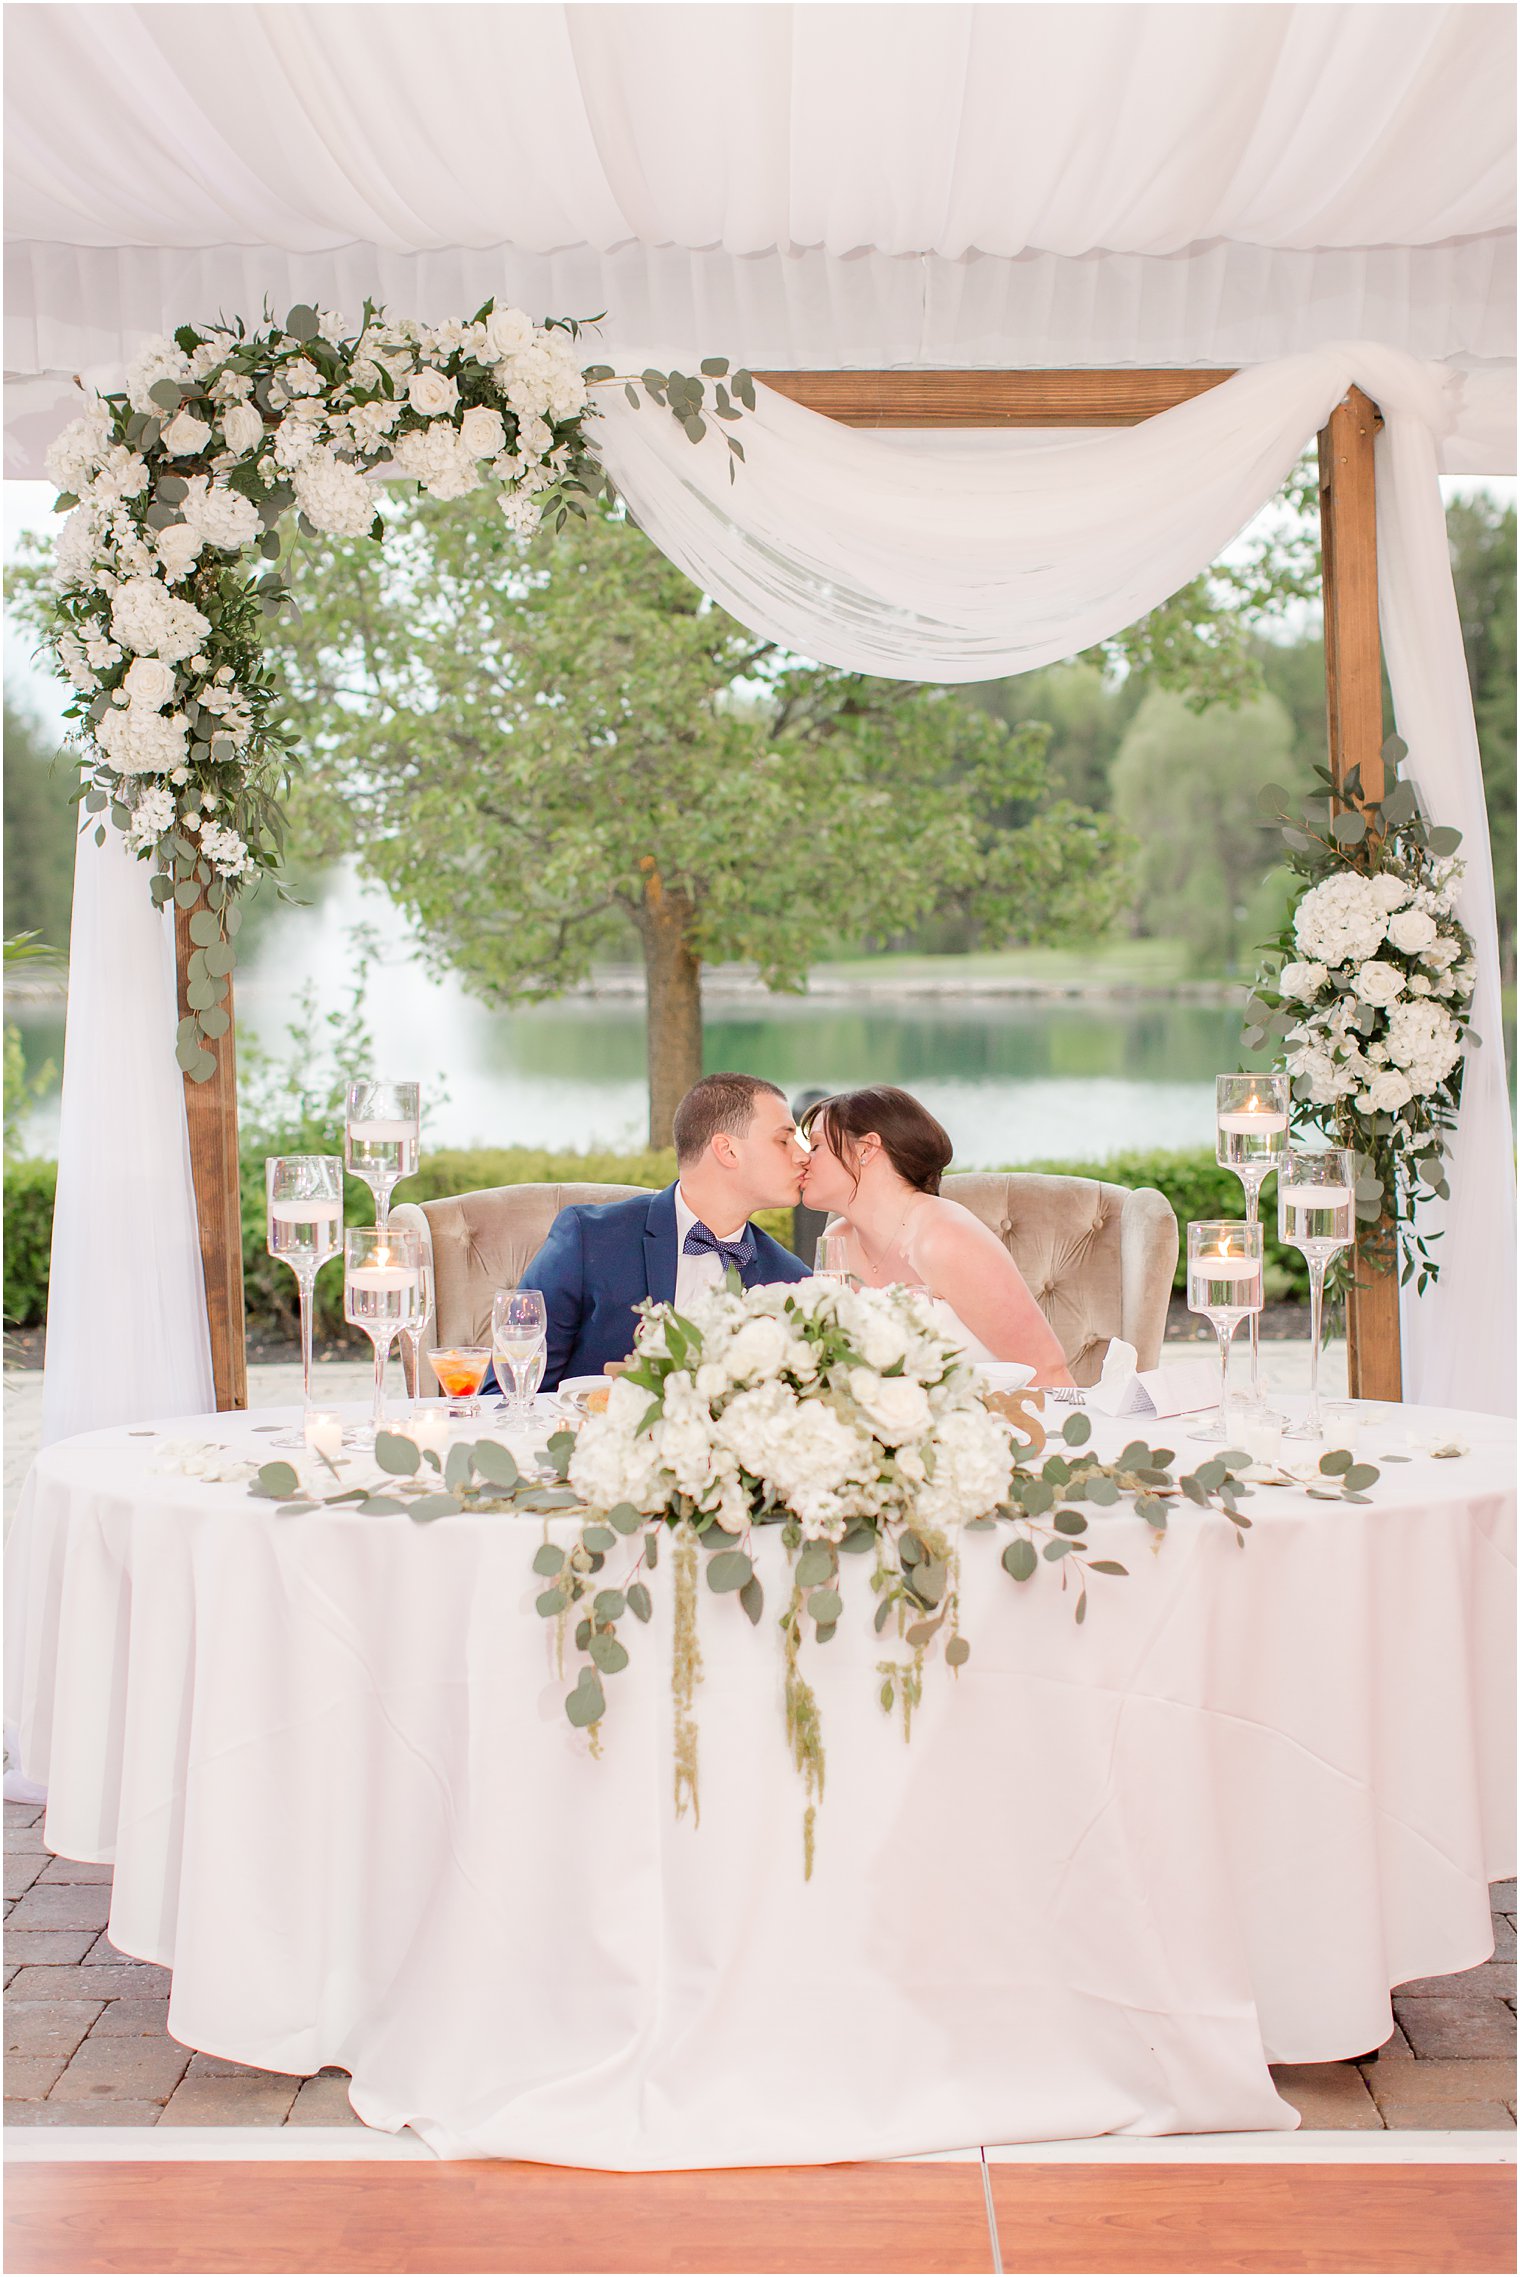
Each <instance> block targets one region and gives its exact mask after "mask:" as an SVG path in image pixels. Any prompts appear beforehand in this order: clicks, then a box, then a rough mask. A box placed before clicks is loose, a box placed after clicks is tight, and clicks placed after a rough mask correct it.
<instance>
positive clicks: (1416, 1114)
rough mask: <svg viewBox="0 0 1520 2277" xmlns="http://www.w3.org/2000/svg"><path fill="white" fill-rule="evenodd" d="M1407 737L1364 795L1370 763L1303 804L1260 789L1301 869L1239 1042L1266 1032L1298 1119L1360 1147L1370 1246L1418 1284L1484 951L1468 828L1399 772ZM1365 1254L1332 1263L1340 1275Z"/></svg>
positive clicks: (1368, 1252)
mask: <svg viewBox="0 0 1520 2277" xmlns="http://www.w3.org/2000/svg"><path fill="white" fill-rule="evenodd" d="M1407 756H1408V752H1407V748H1406V746H1405V745H1404V743H1403V742H1402V741H1401V740H1400V739H1399V738H1398V737H1397V736H1394V737H1391V738H1390V739H1389V741H1388V742H1387V743H1386V744H1385V746H1384V748H1383V764H1384V769H1385V779H1386V782H1387V785H1388V787H1387V788H1386V789H1385V791H1384V794H1383V796H1382V797H1381V798H1380V799H1363V797H1362V784H1361V772H1360V769H1353V770H1352V772H1351V774H1350V775H1348V777H1347V778H1346V781H1345V783H1344V785H1343V786H1342V787H1341V788H1340V789H1339V790H1337V787H1336V785H1335V782H1334V779H1333V778H1332V776H1331V774H1330V772H1329V770H1328V768H1325V767H1320V768H1318V769H1317V770H1316V772H1317V773H1318V774H1319V776H1320V778H1321V781H1322V782H1323V784H1324V790H1323V791H1322V792H1321V793H1320V794H1319V795H1317V796H1316V797H1314V798H1312V799H1310V800H1308V801H1306V802H1304V804H1303V806H1302V807H1301V809H1295V807H1294V805H1293V802H1292V801H1291V800H1290V798H1289V794H1288V793H1287V792H1286V791H1285V790H1283V789H1282V788H1281V787H1280V786H1279V785H1277V784H1268V785H1267V787H1266V788H1265V789H1264V790H1263V791H1262V793H1261V800H1260V803H1261V807H1262V811H1263V813H1264V814H1265V815H1266V816H1268V817H1269V818H1270V819H1271V820H1272V821H1274V822H1276V823H1277V824H1278V825H1279V826H1280V828H1281V831H1282V837H1283V842H1284V844H1285V846H1286V848H1287V860H1288V865H1289V867H1290V868H1291V869H1292V870H1293V871H1294V872H1295V874H1296V875H1297V876H1298V877H1299V878H1300V879H1301V880H1302V881H1303V883H1302V886H1301V888H1300V890H1299V893H1298V895H1297V898H1296V900H1295V903H1294V907H1293V910H1292V912H1291V914H1290V916H1289V918H1288V920H1287V922H1286V924H1285V925H1284V927H1283V929H1282V931H1281V933H1279V935H1278V937H1277V939H1276V940H1275V941H1273V942H1272V943H1271V944H1270V945H1269V946H1268V947H1267V948H1266V949H1265V950H1264V951H1263V956H1264V959H1265V961H1264V963H1263V965H1262V968H1261V971H1260V972H1259V974H1258V976H1257V980H1256V984H1255V986H1254V988H1253V989H1252V991H1251V994H1250V997H1249V998H1248V1000H1247V1005H1246V1016H1245V1024H1244V1028H1243V1032H1242V1041H1243V1042H1244V1044H1245V1045H1246V1046H1247V1048H1248V1049H1250V1050H1259V1049H1260V1048H1261V1046H1262V1045H1263V1044H1265V1043H1268V1042H1269V1041H1270V1043H1271V1045H1272V1048H1273V1051H1274V1053H1275V1064H1276V1066H1278V1067H1279V1068H1282V1069H1285V1070H1286V1071H1287V1073H1288V1074H1289V1075H1290V1076H1291V1077H1292V1083H1293V1099H1294V1120H1295V1122H1296V1123H1297V1124H1298V1125H1299V1126H1300V1127H1301V1128H1304V1129H1307V1130H1312V1131H1316V1132H1318V1133H1319V1134H1320V1135H1321V1136H1322V1137H1324V1138H1326V1139H1328V1140H1329V1141H1330V1142H1331V1143H1332V1144H1333V1145H1335V1146H1341V1147H1348V1148H1349V1149H1350V1150H1351V1152H1352V1153H1353V1154H1354V1155H1355V1156H1356V1161H1357V1182H1356V1211H1357V1217H1358V1219H1359V1221H1360V1223H1361V1224H1362V1225H1363V1227H1365V1228H1366V1229H1368V1230H1367V1233H1366V1234H1365V1235H1364V1237H1363V1240H1362V1242H1361V1245H1360V1247H1361V1252H1362V1254H1363V1255H1364V1256H1368V1257H1369V1258H1370V1261H1371V1262H1372V1264H1373V1266H1374V1268H1375V1269H1376V1270H1379V1271H1384V1270H1387V1269H1388V1268H1389V1267H1390V1266H1391V1265H1392V1264H1393V1263H1394V1261H1395V1257H1396V1256H1397V1257H1398V1259H1400V1260H1401V1267H1402V1269H1401V1279H1402V1280H1403V1281H1409V1280H1411V1279H1416V1280H1417V1285H1418V1288H1419V1290H1420V1291H1421V1292H1423V1291H1424V1290H1425V1288H1426V1287H1427V1286H1428V1285H1429V1284H1430V1283H1431V1282H1432V1281H1434V1280H1435V1278H1436V1276H1437V1274H1438V1273H1439V1271H1440V1266H1439V1262H1438V1260H1437V1259H1436V1258H1435V1256H1434V1255H1433V1254H1432V1251H1431V1246H1430V1243H1431V1240H1432V1239H1435V1238H1439V1237H1438V1236H1426V1235H1424V1234H1422V1233H1421V1232H1420V1231H1419V1230H1418V1227H1417V1224H1416V1217H1417V1212H1418V1210H1419V1208H1420V1205H1421V1204H1422V1203H1423V1202H1426V1201H1429V1200H1435V1199H1440V1200H1442V1201H1445V1200H1447V1199H1448V1198H1449V1196H1450V1191H1451V1189H1450V1187H1449V1186H1448V1184H1447V1180H1446V1171H1445V1155H1446V1148H1447V1144H1448V1141H1449V1138H1450V1134H1451V1132H1452V1130H1453V1129H1454V1128H1455V1126H1456V1120H1457V1111H1458V1109H1459V1107H1460V1105H1461V1101H1462V1067H1463V1053H1464V1050H1465V1048H1466V1047H1467V1046H1468V1045H1469V1044H1473V1045H1476V1044H1478V1043H1479V1042H1480V1041H1481V1038H1479V1037H1478V1036H1477V1035H1475V1034H1474V1033H1473V1029H1472V1025H1471V1020H1472V1014H1471V1005H1472V996H1473V988H1474V983H1475V978H1476V952H1475V950H1474V947H1473V943H1472V938H1471V935H1470V934H1469V933H1468V932H1467V930H1466V928H1465V926H1463V925H1462V924H1461V922H1460V920H1459V919H1458V917H1457V915H1456V907H1455V897H1456V889H1457V884H1458V881H1459V880H1460V878H1461V875H1462V864H1461V863H1460V862H1459V861H1457V860H1456V859H1455V858H1454V857H1455V856H1456V853H1457V849H1458V847H1459V846H1460V845H1461V843H1462V833H1461V832H1460V830H1455V829H1453V828H1451V826H1450V825H1449V824H1437V825H1433V824H1432V823H1431V822H1430V821H1429V820H1428V819H1427V817H1426V815H1425V814H1424V812H1423V811H1422V809H1421V806H1420V801H1419V796H1418V793H1417V792H1416V790H1415V787H1414V784H1413V783H1412V782H1411V781H1410V780H1409V779H1408V777H1407V776H1401V775H1400V774H1399V772H1398V770H1399V767H1400V765H1401V763H1402V762H1403V760H1404V759H1406V758H1407ZM1355 1257H1356V1253H1355V1252H1353V1251H1346V1252H1343V1253H1342V1255H1341V1256H1340V1257H1339V1258H1337V1260H1336V1267H1335V1270H1336V1273H1337V1274H1338V1276H1339V1280H1340V1285H1341V1286H1344V1285H1345V1283H1346V1282H1347V1281H1348V1280H1349V1279H1350V1278H1351V1276H1352V1275H1353V1274H1354V1272H1355V1269H1356V1267H1355Z"/></svg>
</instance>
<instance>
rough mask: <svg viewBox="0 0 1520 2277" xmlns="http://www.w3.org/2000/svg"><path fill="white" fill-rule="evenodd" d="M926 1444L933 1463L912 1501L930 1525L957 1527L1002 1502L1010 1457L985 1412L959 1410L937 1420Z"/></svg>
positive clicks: (1004, 1438)
mask: <svg viewBox="0 0 1520 2277" xmlns="http://www.w3.org/2000/svg"><path fill="white" fill-rule="evenodd" d="M930 1444H931V1446H932V1448H933V1453H934V1461H933V1463H932V1465H931V1466H930V1467H929V1475H928V1477H927V1478H926V1479H925V1481H924V1483H923V1485H922V1486H921V1487H920V1488H919V1489H918V1494H917V1498H916V1503H917V1509H918V1513H919V1515H920V1517H921V1518H924V1519H926V1520H927V1521H928V1523H929V1524H930V1525H931V1526H959V1525H963V1524H964V1523H965V1521H966V1520H967V1519H968V1518H980V1517H981V1516H982V1515H983V1513H984V1512H985V1511H988V1510H992V1509H995V1508H996V1506H997V1505H998V1503H1000V1502H1001V1501H1002V1500H1003V1497H1004V1496H1005V1495H1006V1494H1007V1492H1008V1487H1009V1483H1010V1481H1011V1479H1012V1476H1013V1456H1012V1453H1011V1450H1010V1447H1009V1441H1008V1436H1007V1433H1006V1432H1004V1431H1003V1430H1002V1429H1001V1428H1000V1426H999V1425H998V1424H997V1423H996V1422H995V1420H994V1419H993V1417H992V1416H991V1415H990V1414H988V1412H987V1411H986V1409H985V1408H977V1407H960V1408H956V1409H954V1410H953V1411H952V1412H951V1413H950V1414H949V1415H945V1416H941V1418H940V1420H939V1422H938V1423H937V1424H936V1426H935V1430H934V1436H933V1439H932V1441H931V1442H930Z"/></svg>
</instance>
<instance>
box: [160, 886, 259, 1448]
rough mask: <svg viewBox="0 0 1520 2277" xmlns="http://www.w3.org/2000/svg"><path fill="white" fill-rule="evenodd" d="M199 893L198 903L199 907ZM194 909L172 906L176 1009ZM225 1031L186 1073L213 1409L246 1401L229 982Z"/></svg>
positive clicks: (182, 1007)
mask: <svg viewBox="0 0 1520 2277" xmlns="http://www.w3.org/2000/svg"><path fill="white" fill-rule="evenodd" d="M205 906H206V904H205V901H204V899H202V900H201V901H199V902H197V903H196V905H195V907H196V908H197V909H204V908H205ZM194 913H195V912H194V910H191V909H180V908H178V907H176V909H175V912H174V965H175V979H176V985H177V988H178V993H179V1016H180V1018H181V1019H182V1020H183V1019H184V1017H185V1015H186V1013H187V1012H188V1011H189V1009H190V1006H189V1003H188V1000H187V998H186V995H185V990H186V988H187V987H188V986H189V967H190V956H191V951H192V949H193V947H194V943H193V942H192V941H191V939H190V919H191V917H192V916H193V915H194ZM223 1008H224V1010H225V1011H226V1013H227V1016H228V1017H227V1029H226V1033H225V1034H224V1035H222V1036H220V1037H218V1039H217V1044H216V1072H215V1074H214V1075H208V1076H207V1078H206V1080H205V1082H204V1083H192V1082H191V1080H190V1078H189V1076H188V1075H187V1076H186V1077H185V1078H184V1085H185V1120H186V1122H187V1123H188V1125H189V1130H190V1176H191V1180H192V1182H193V1184H194V1187H195V1215H196V1219H197V1222H198V1224H199V1227H200V1237H201V1279H202V1282H203V1283H204V1286H205V1291H206V1325H207V1327H208V1329H209V1330H210V1332H211V1380H212V1382H213V1384H214V1385H215V1387H216V1404H217V1408H218V1410H221V1409H225V1408H234V1407H246V1406H247V1405H248V1342H247V1334H246V1323H245V1321H244V1317H243V1200H242V1191H241V1187H240V1183H239V1179H238V1120H237V1025H236V1022H235V1021H234V1019H233V1016H232V1009H233V1007H232V982H231V980H229V981H228V983H227V994H226V998H225V999H224V1006H223Z"/></svg>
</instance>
